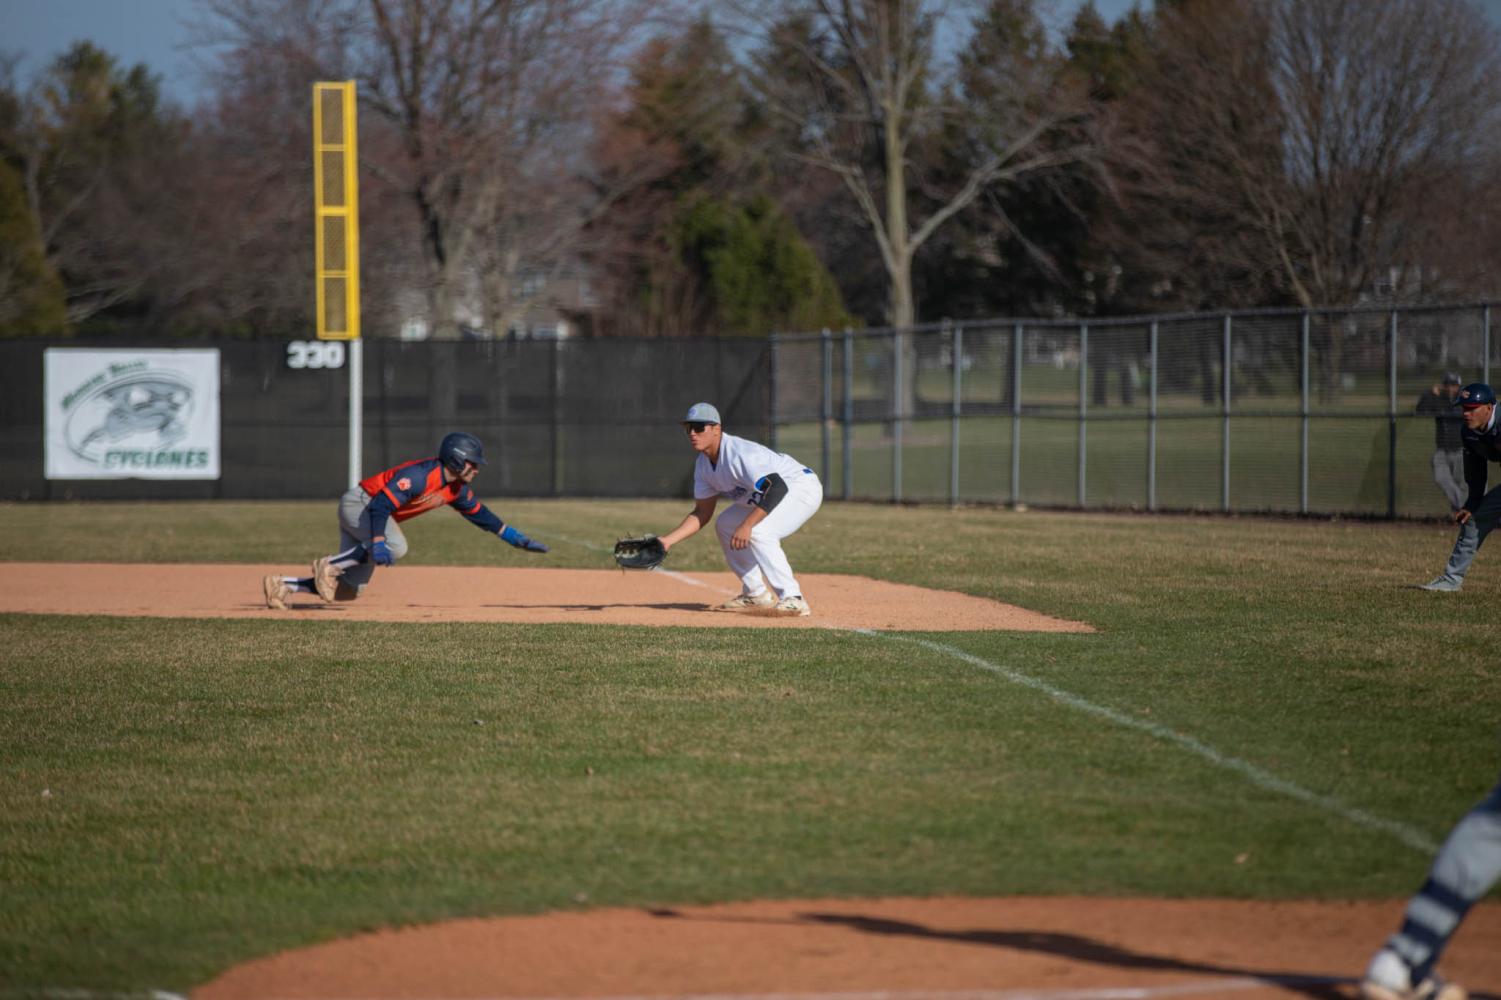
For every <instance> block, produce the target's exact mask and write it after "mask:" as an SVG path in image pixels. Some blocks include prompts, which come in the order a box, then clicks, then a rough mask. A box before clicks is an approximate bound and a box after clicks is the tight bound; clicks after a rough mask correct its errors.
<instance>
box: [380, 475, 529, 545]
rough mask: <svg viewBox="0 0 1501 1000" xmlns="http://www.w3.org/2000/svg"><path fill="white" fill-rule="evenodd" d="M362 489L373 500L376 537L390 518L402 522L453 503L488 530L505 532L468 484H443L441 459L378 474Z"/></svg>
mask: <svg viewBox="0 0 1501 1000" xmlns="http://www.w3.org/2000/svg"><path fill="white" fill-rule="evenodd" d="M360 489H362V490H364V491H365V493H366V495H367V496H369V497H370V515H371V527H372V529H373V534H380V533H381V531H382V530H383V529H384V527H385V522H386V518H387V517H394V518H395V519H396V520H397V521H398V522H401V521H405V520H406V519H407V518H409V517H416V516H417V515H418V514H425V513H427V512H428V511H430V510H435V509H436V508H438V507H444V506H447V505H449V504H452V505H453V507H454V509H455V510H457V511H458V512H459V513H460V514H463V515H464V516H465V517H466V518H468V519H469V520H470V521H472V522H473V523H474V524H476V525H478V526H479V527H481V528H484V529H485V530H486V531H496V532H498V531H500V529H501V522H500V518H498V517H496V516H495V515H494V514H492V513H491V512H490V511H489V509H488V508H486V507H485V505H484V504H482V503H480V501H479V497H477V496H475V495H474V490H472V489H470V488H469V484H468V483H464V482H461V481H460V480H457V479H455V480H453V481H452V482H444V481H443V465H442V463H440V462H439V461H438V460H437V458H422V459H418V460H417V461H415V462H406V463H403V464H402V465H398V466H395V467H393V468H390V469H387V470H386V471H385V472H377V473H376V474H375V475H373V476H371V477H369V478H368V479H364V480H362V481H361V482H360ZM381 515H384V516H381ZM377 519H379V523H378V524H377V523H376V521H377Z"/></svg>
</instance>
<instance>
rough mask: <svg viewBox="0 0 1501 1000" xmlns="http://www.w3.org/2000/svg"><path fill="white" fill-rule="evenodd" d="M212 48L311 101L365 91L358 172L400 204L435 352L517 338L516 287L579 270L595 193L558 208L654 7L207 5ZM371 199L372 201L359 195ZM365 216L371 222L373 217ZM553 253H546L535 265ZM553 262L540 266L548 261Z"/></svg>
mask: <svg viewBox="0 0 1501 1000" xmlns="http://www.w3.org/2000/svg"><path fill="white" fill-rule="evenodd" d="M206 7H207V9H208V12H209V17H208V18H207V19H206V21H205V23H204V24H203V25H202V26H201V30H200V34H199V38H200V40H201V41H203V42H205V43H209V44H217V45H219V46H221V47H222V46H225V45H227V46H228V47H229V49H230V52H231V58H232V59H233V58H240V59H244V60H246V61H247V62H248V61H250V60H251V59H258V60H260V61H262V62H266V61H274V62H276V63H278V64H279V65H281V66H282V67H284V75H285V78H286V82H287V85H288V87H289V89H288V93H289V94H295V95H296V101H297V102H298V103H301V105H302V109H301V110H299V112H298V114H299V115H300V116H302V117H306V115H307V111H306V110H305V109H306V106H307V105H306V101H307V99H308V91H307V90H306V89H305V88H306V86H307V85H308V84H309V83H310V82H311V81H313V80H317V79H345V78H350V77H353V78H355V79H357V80H358V81H359V84H360V86H359V93H360V100H361V105H362V107H363V108H365V109H367V110H369V111H371V112H373V113H374V114H373V115H372V116H369V117H367V118H366V119H365V121H363V122H362V128H361V135H360V142H361V166H362V169H363V170H364V171H365V172H366V174H367V176H369V177H370V178H372V179H373V181H374V182H375V183H376V184H378V185H384V186H385V187H387V188H389V189H390V190H393V191H396V192H399V193H400V194H401V196H402V197H403V199H404V200H405V201H406V203H407V205H408V207H409V210H410V211H411V212H412V214H413V216H414V219H415V226H414V231H415V232H416V233H417V234H418V236H419V238H420V242H421V247H422V259H423V260H424V261H425V269H426V276H425V279H424V280H423V287H422V289H421V290H422V292H423V294H424V295H425V296H426V298H427V301H428V310H427V311H428V318H429V322H430V324H431V326H432V329H433V331H434V334H435V335H436V336H440V337H442V336H455V335H457V332H458V317H459V315H460V312H461V306H462V307H463V309H462V311H465V312H467V313H468V317H469V319H470V320H471V321H478V322H481V323H483V324H484V325H487V326H490V327H491V328H492V329H496V330H498V331H502V332H503V331H504V329H505V327H506V326H507V325H508V324H509V322H510V321H511V320H512V319H513V318H514V316H515V314H516V312H517V310H518V309H519V308H521V307H522V306H523V305H524V298H525V296H524V294H523V293H522V292H521V291H520V288H521V282H519V281H518V277H519V276H520V275H521V274H522V273H523V272H534V271H537V270H539V269H540V270H542V271H547V270H548V269H549V268H555V267H556V266H557V261H559V260H566V259H567V257H568V256H569V247H568V246H567V242H568V238H569V236H570V235H573V236H576V234H577V233H578V231H579V229H580V223H578V222H577V221H576V220H575V219H574V218H572V216H574V215H577V214H579V213H586V212H587V210H588V207H587V204H585V203H584V202H585V200H586V195H587V192H586V191H585V190H583V189H581V188H580V189H575V190H572V191H569V192H567V194H566V195H564V194H562V193H561V192H560V185H559V178H560V177H563V176H565V175H567V174H568V172H569V171H570V170H571V169H573V167H574V163H573V162H572V157H573V156H574V154H575V150H576V148H577V147H578V146H580V145H581V144H582V138H581V136H582V135H584V134H585V133H586V131H587V128H588V124H589V120H590V115H591V114H592V109H593V105H594V103H595V102H596V100H597V95H598V94H599V93H600V92H601V91H602V90H604V89H605V88H607V87H608V86H609V85H610V83H611V81H612V77H613V74H614V73H615V72H616V69H617V67H618V65H619V62H620V58H619V50H620V49H621V48H624V47H627V46H628V45H629V44H631V43H632V42H633V40H634V38H635V35H636V33H637V32H638V31H639V29H640V26H641V24H642V23H643V21H644V20H645V14H644V11H645V8H646V3H645V0H624V2H622V0H206ZM362 198H363V192H362ZM362 214H363V213H362ZM539 250H540V251H541V252H540V253H539V252H538V251H539ZM539 257H540V258H541V260H540V262H539V260H538V259H537V258H539Z"/></svg>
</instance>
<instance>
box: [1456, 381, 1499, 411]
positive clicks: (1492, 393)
mask: <svg viewBox="0 0 1501 1000" xmlns="http://www.w3.org/2000/svg"><path fill="white" fill-rule="evenodd" d="M1495 402H1496V390H1494V389H1492V388H1491V387H1490V386H1488V385H1486V384H1485V383H1484V382H1471V383H1470V384H1469V385H1467V386H1465V387H1464V388H1463V389H1461V390H1459V405H1460V406H1489V405H1491V404H1493V403H1495Z"/></svg>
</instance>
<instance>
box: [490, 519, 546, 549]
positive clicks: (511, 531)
mask: <svg viewBox="0 0 1501 1000" xmlns="http://www.w3.org/2000/svg"><path fill="white" fill-rule="evenodd" d="M500 537H501V540H502V541H505V542H508V543H509V544H511V545H514V546H516V547H517V548H518V549H526V551H528V552H546V551H547V546H546V545H543V544H542V543H541V542H534V541H532V540H531V539H530V538H528V537H526V536H525V535H523V534H522V533H521V532H519V531H517V530H516V529H515V528H513V527H511V526H510V525H509V524H508V525H506V526H505V529H504V530H503V531H501V533H500Z"/></svg>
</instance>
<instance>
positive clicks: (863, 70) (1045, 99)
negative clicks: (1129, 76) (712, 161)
mask: <svg viewBox="0 0 1501 1000" xmlns="http://www.w3.org/2000/svg"><path fill="white" fill-rule="evenodd" d="M973 13H974V10H973V7H972V5H968V4H948V3H945V2H943V0H783V2H781V3H780V4H777V5H775V6H774V7H773V8H772V13H771V14H770V15H759V14H749V15H748V16H750V17H752V18H753V19H757V20H759V22H760V23H761V24H763V25H764V26H765V27H764V30H765V32H766V36H767V38H768V39H769V41H770V44H769V45H768V46H767V48H766V49H765V50H764V51H763V53H762V54H761V56H760V58H759V60H758V62H757V64H756V66H755V72H754V73H753V79H754V82H755V85H756V87H757V89H758V91H759V93H760V94H761V96H762V99H763V100H764V101H765V102H766V105H767V106H768V107H769V108H770V109H771V111H772V113H774V114H775V115H776V116H778V117H779V118H780V119H781V120H782V121H783V122H784V123H785V124H786V127H787V133H788V135H789V136H790V138H791V141H792V144H793V149H792V155H794V156H795V157H797V158H798V159H799V160H801V161H802V162H804V163H806V164H809V165H811V166H814V167H817V168H819V169H821V170H825V171H828V172H829V173H831V174H833V175H834V176H836V177H838V178H839V179H840V181H841V183H842V185H843V188H844V190H845V192H846V193H847V195H848V196H849V197H850V198H851V199H853V201H854V203H855V204H856V205H857V206H858V209H859V211H860V213H861V215H862V217H863V218H864V220H865V222H866V224H867V226H868V227H869V231H870V234H871V237H872V239H873V240H874V243H875V246H876V249H877V251H878V253H879V255H880V258H881V261H882V263H883V265H884V267H885V270H886V274H887V278H888V283H889V299H890V304H889V309H888V318H889V321H890V322H891V324H892V325H894V326H897V327H907V326H911V325H912V324H913V323H914V322H916V320H917V316H918V309H917V304H916V303H915V301H914V299H913V291H912V260H913V256H914V254H916V252H917V251H918V249H919V248H920V247H921V246H922V245H923V244H924V243H925V242H926V241H927V240H928V239H929V238H930V237H931V236H932V235H933V234H934V233H935V232H936V231H938V229H939V228H940V227H941V226H943V225H944V223H945V222H947V221H948V220H949V219H951V218H953V217H954V216H955V215H956V214H958V213H959V212H962V211H963V210H964V209H965V208H966V207H968V206H969V205H970V204H971V203H972V202H973V201H974V200H975V199H976V198H977V197H978V196H979V195H980V194H981V193H982V192H983V191H986V190H987V189H990V190H993V189H994V188H995V187H996V186H997V185H999V184H1004V183H1005V182H1006V181H1008V180H1014V179H1016V178H1019V177H1022V176H1024V175H1027V174H1029V173H1033V172H1036V171H1041V170H1045V169H1048V168H1050V167H1056V166H1059V165H1062V164H1065V163H1070V162H1075V161H1077V160H1078V159H1080V158H1082V157H1085V156H1088V155H1089V154H1090V151H1091V148H1092V147H1091V144H1090V142H1089V141H1088V140H1087V138H1085V136H1084V133H1083V131H1082V130H1081V131H1080V132H1079V134H1078V135H1077V136H1076V137H1075V141H1056V140H1057V137H1058V134H1059V133H1060V132H1061V131H1063V130H1065V129H1069V128H1075V127H1078V126H1080V125H1081V123H1082V122H1083V121H1084V119H1083V111H1084V104H1083V101H1082V99H1081V97H1080V95H1079V94H1078V93H1077V92H1076V91H1074V90H1072V89H1070V88H1068V87H1066V86H1063V85H1062V82H1061V78H1060V76H1059V73H1058V65H1057V63H1056V62H1055V61H1052V60H1046V59H1037V60H1023V59H1018V60H1015V61H1014V62H1013V63H1012V64H1011V65H1008V66H1007V67H1005V68H1004V70H1002V71H1001V72H1003V73H1004V74H1005V76H1006V79H1007V83H1008V86H1007V87H1005V88H997V89H996V90H995V91H994V92H993V95H992V96H993V98H994V100H993V102H992V103H991V105H990V106H989V107H987V108H985V109H984V113H983V114H981V115H975V114H973V111H974V108H973V106H970V107H967V108H966V107H964V106H962V105H961V104H960V102H958V101H957V100H956V99H955V98H954V93H955V91H954V90H953V89H952V88H951V87H950V86H949V82H950V81H951V80H952V78H953V72H954V67H953V66H952V65H948V64H947V63H946V62H945V61H944V60H942V59H940V57H939V54H938V52H937V45H936V39H937V38H938V36H939V35H940V34H941V33H943V32H947V31H955V30H962V29H963V28H964V27H966V26H967V24H968V20H967V17H966V15H973ZM768 17H770V18H774V20H771V21H769V22H768ZM956 123H957V124H956ZM945 133H947V136H948V138H949V140H950V141H951V142H952V140H954V139H955V138H956V137H957V138H958V141H959V142H960V143H961V144H962V147H963V148H964V150H965V151H966V152H967V153H968V162H967V164H966V169H964V170H963V171H962V174H961V176H959V177H957V178H954V179H953V183H952V184H949V185H945V184H944V183H943V179H942V178H940V177H939V176H938V175H937V174H936V173H929V172H927V170H926V168H927V166H928V165H929V164H928V162H927V161H928V158H927V156H926V155H924V154H925V151H926V150H927V149H928V148H929V147H931V146H933V145H934V144H936V143H937V142H938V137H939V136H940V135H943V134H945ZM1049 140H1053V141H1049ZM951 148H952V145H951ZM952 162H953V161H952V159H950V161H949V165H952ZM917 191H921V192H922V193H923V195H924V206H925V207H924V208H923V209H922V210H921V211H920V212H918V211H914V205H915V204H916V201H915V199H914V192H917Z"/></svg>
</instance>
